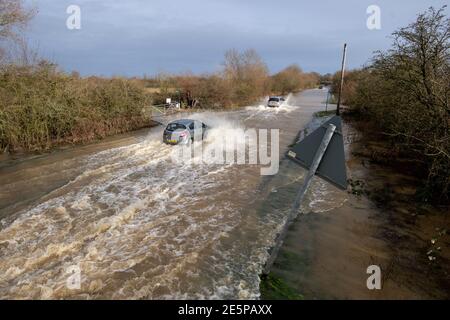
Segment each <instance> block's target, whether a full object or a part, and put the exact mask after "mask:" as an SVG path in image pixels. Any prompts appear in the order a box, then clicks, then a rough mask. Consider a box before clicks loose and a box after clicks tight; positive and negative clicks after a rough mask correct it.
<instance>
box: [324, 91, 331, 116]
mask: <svg viewBox="0 0 450 320" xmlns="http://www.w3.org/2000/svg"><path fill="white" fill-rule="evenodd" d="M329 98H330V90H329V89H328V92H327V102H326V104H325V112H327V111H328V100H329Z"/></svg>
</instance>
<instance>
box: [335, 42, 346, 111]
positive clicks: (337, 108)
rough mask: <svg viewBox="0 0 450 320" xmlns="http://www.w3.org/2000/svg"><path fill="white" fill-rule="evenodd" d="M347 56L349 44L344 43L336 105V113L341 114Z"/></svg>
mask: <svg viewBox="0 0 450 320" xmlns="http://www.w3.org/2000/svg"><path fill="white" fill-rule="evenodd" d="M346 56H347V44H346V43H345V44H344V54H343V55H342V68H341V83H340V84H339V96H338V102H337V107H336V115H337V116H339V115H340V107H341V95H342V86H343V85H344V70H345V59H346Z"/></svg>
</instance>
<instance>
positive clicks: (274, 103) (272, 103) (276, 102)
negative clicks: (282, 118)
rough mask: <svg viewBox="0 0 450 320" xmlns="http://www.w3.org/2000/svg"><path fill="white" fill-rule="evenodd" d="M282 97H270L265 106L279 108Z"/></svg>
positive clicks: (282, 101)
mask: <svg viewBox="0 0 450 320" xmlns="http://www.w3.org/2000/svg"><path fill="white" fill-rule="evenodd" d="M284 101H285V100H284V98H283V97H270V98H269V101H268V102H267V106H268V107H271V108H279V107H281V105H282V104H283V103H284Z"/></svg>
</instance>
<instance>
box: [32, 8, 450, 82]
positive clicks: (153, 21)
mask: <svg viewBox="0 0 450 320" xmlns="http://www.w3.org/2000/svg"><path fill="white" fill-rule="evenodd" d="M31 1H32V0H29V2H30V3H31ZM445 2H446V1H440V0H395V1H392V0H379V1H375V0H369V1H366V0H341V1H335V0H334V1H333V0H322V1H320V0H315V1H313V0H311V1H305V0H278V1H274V0H147V1H146V0H126V1H117V0H116V1H113V0H69V1H66V0H57V1H55V0H34V4H35V6H36V7H37V8H38V9H39V13H38V15H37V16H36V18H35V19H34V20H33V22H32V23H31V25H30V28H29V34H28V38H29V40H30V42H31V44H32V46H33V47H35V48H38V52H39V53H40V54H41V55H43V56H44V57H46V58H49V59H51V60H53V61H55V62H57V63H58V64H60V65H61V66H62V68H63V69H64V70H66V71H72V70H78V71H80V73H81V74H82V75H92V74H95V75H105V76H110V75H125V76H142V75H144V74H148V75H151V74H155V73H158V72H171V73H177V72H186V71H192V72H195V73H203V72H214V71H217V70H219V69H220V67H221V63H222V61H223V55H224V52H225V51H226V50H227V49H230V48H236V49H239V50H243V49H247V48H254V49H256V50H257V52H258V53H259V54H260V55H261V56H262V58H263V59H264V61H265V62H266V63H267V65H268V67H269V69H270V71H271V72H277V71H279V70H281V69H282V68H284V67H286V66H287V65H289V64H292V63H297V64H298V65H300V66H301V67H302V68H303V69H304V70H305V71H317V72H320V73H326V72H334V71H336V70H337V69H339V65H340V54H341V50H342V45H343V43H344V42H347V43H348V46H349V48H348V50H349V51H348V65H349V67H350V68H355V67H359V66H361V65H362V64H364V63H366V62H367V61H368V59H369V58H370V57H371V56H372V52H373V51H375V50H378V49H385V48H387V47H388V46H389V44H390V41H391V40H390V39H389V38H388V36H389V35H390V34H391V33H392V32H393V31H394V30H396V29H398V28H399V27H402V26H406V25H407V24H408V23H410V22H412V21H413V20H414V19H415V17H416V15H417V13H419V12H422V11H424V10H426V9H427V8H428V7H429V6H435V7H441V6H442V5H444V4H445ZM69 5H78V6H80V8H81V29H80V30H69V29H68V28H67V27H66V20H67V18H68V16H69V15H68V14H67V13H66V9H67V7H68V6H69ZM369 5H378V6H379V7H380V9H381V30H369V29H368V28H367V27H366V20H367V18H368V16H369V15H368V14H367V13H366V9H367V7H368V6H369ZM446 12H447V14H448V9H447V11H446Z"/></svg>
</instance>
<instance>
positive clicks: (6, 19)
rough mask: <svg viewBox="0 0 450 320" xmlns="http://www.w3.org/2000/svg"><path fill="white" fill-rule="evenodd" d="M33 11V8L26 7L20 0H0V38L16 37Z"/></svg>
mask: <svg viewBox="0 0 450 320" xmlns="http://www.w3.org/2000/svg"><path fill="white" fill-rule="evenodd" d="M35 13H36V10H35V9H26V8H25V7H24V5H23V1H22V0H0V40H4V39H8V38H12V37H16V36H17V31H18V30H20V29H23V28H24V27H25V26H26V25H27V23H28V21H29V20H30V19H31V18H32V17H33V16H34V14H35Z"/></svg>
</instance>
